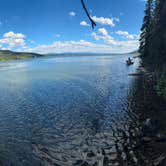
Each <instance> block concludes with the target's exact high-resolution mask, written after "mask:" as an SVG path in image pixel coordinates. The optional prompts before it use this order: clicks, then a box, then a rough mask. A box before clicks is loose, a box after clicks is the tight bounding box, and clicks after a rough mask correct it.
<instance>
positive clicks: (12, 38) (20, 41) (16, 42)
mask: <svg viewBox="0 0 166 166" xmlns="http://www.w3.org/2000/svg"><path fill="white" fill-rule="evenodd" d="M0 44H1V45H4V44H5V45H8V47H9V48H10V49H11V48H14V47H19V46H21V47H23V46H25V35H24V34H22V33H14V32H12V31H10V32H7V33H5V34H4V35H3V38H2V39H0Z"/></svg>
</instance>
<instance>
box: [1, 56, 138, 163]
mask: <svg viewBox="0 0 166 166" xmlns="http://www.w3.org/2000/svg"><path fill="white" fill-rule="evenodd" d="M126 58H127V56H124V55H123V56H122V55H119V56H111V57H110V56H105V57H79V58H76V57H65V58H59V59H58V58H57V59H56V58H55V59H52V58H51V59H38V60H34V61H33V60H32V61H27V62H15V63H20V64H21V63H25V64H26V65H25V66H26V67H23V68H22V69H18V68H12V69H11V68H8V67H6V70H3V71H0V75H1V76H0V95H1V98H0V117H1V118H0V124H1V125H0V135H1V136H0V145H2V147H1V146H0V147H1V148H0V151H1V156H0V159H1V161H2V162H3V163H6V164H7V165H8V164H11V163H13V164H15V165H32V164H33V165H40V164H41V165H60V166H72V165H76V166H79V165H82V166H83V165H87V166H88V165H90V166H91V165H93V166H100V165H106V166H107V165H120V164H122V162H123V163H124V161H126V159H127V158H129V156H126V155H125V154H124V155H122V154H121V153H122V149H125V148H126V142H129V141H130V140H128V139H127V138H128V137H132V133H135V131H134V132H132V133H131V132H130V131H132V130H130V128H133V126H135V125H136V124H135V123H137V121H136V120H135V119H136V118H137V117H135V114H133V113H132V108H131V102H130V100H129V97H128V96H129V95H130V93H132V89H131V87H132V84H133V81H134V79H133V78H132V77H129V76H128V73H131V72H134V71H135V70H136V68H137V66H138V63H135V65H134V66H131V67H130V68H129V67H127V66H126V65H125V63H124V62H125V59H126ZM6 76H7V77H6ZM23 76H25V77H23ZM13 78H14V81H13ZM24 78H26V79H24ZM22 79H23V80H24V81H22V82H20V81H18V80H22ZM133 119H134V121H133ZM133 123H134V124H133ZM136 130H137V129H136ZM124 131H125V132H124ZM122 138H123V139H122ZM124 138H125V139H124ZM130 144H131V142H130ZM133 145H134V144H133ZM20 149H21V150H20ZM123 151H124V150H123ZM126 151H127V149H126ZM120 154H121V155H120ZM122 156H123V157H124V158H122ZM128 161H130V159H128ZM134 162H135V163H136V159H135V161H132V163H134Z"/></svg>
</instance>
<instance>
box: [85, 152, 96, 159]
mask: <svg viewBox="0 0 166 166" xmlns="http://www.w3.org/2000/svg"><path fill="white" fill-rule="evenodd" d="M87 157H90V158H91V157H95V154H94V153H93V152H92V151H90V152H89V153H88V154H87Z"/></svg>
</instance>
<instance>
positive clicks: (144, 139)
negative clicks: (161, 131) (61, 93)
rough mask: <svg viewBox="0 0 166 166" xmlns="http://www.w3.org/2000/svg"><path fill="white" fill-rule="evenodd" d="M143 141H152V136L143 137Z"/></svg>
mask: <svg viewBox="0 0 166 166" xmlns="http://www.w3.org/2000/svg"><path fill="white" fill-rule="evenodd" d="M142 141H143V143H150V142H151V141H152V138H150V137H143V138H142Z"/></svg>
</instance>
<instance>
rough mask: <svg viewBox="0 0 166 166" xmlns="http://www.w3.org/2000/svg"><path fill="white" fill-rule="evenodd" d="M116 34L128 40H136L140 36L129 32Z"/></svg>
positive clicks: (117, 32)
mask: <svg viewBox="0 0 166 166" xmlns="http://www.w3.org/2000/svg"><path fill="white" fill-rule="evenodd" d="M115 33H116V34H117V35H120V36H122V37H124V38H126V39H131V40H134V39H136V38H138V35H134V34H129V32H127V31H116V32H115Z"/></svg>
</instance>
